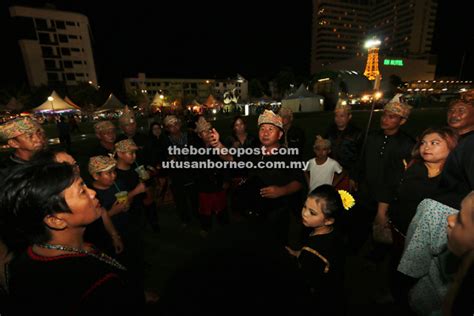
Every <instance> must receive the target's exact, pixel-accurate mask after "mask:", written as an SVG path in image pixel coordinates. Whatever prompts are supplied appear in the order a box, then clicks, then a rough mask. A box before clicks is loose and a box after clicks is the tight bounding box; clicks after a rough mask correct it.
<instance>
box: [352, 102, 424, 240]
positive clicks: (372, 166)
mask: <svg viewBox="0 0 474 316" xmlns="http://www.w3.org/2000/svg"><path fill="white" fill-rule="evenodd" d="M410 109H411V107H410V106H409V105H407V104H405V103H402V102H400V101H399V100H398V101H390V102H389V103H387V104H386V105H385V107H384V112H383V114H382V116H381V118H380V127H381V129H380V130H377V131H374V132H372V133H370V134H369V136H368V138H367V143H366V146H365V148H364V151H363V153H362V156H361V159H360V161H359V168H358V170H357V171H358V177H357V180H358V199H357V201H358V208H357V212H354V214H356V213H358V215H357V216H358V217H359V218H358V220H357V222H358V223H356V225H355V226H358V227H357V229H358V230H361V231H359V232H358V233H357V234H356V236H358V238H363V240H365V238H366V237H367V234H368V233H369V232H370V230H371V226H372V221H373V220H374V217H375V223H386V222H387V219H386V214H387V210H388V206H389V203H390V201H392V199H393V196H394V194H395V193H396V189H397V187H398V184H399V182H400V179H401V176H402V174H403V172H404V170H405V167H406V164H407V163H408V162H409V161H410V159H411V151H412V149H413V146H414V145H415V141H414V139H413V138H412V137H410V136H409V135H408V134H405V133H404V132H403V131H401V130H400V127H401V126H402V125H403V124H405V123H406V121H407V119H408V116H409V114H410ZM376 215H377V216H376ZM356 236H354V237H356ZM363 240H362V241H363Z"/></svg>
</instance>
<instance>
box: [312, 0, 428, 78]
mask: <svg viewBox="0 0 474 316" xmlns="http://www.w3.org/2000/svg"><path fill="white" fill-rule="evenodd" d="M436 11H437V3H436V1H435V0H408V1H405V0H396V1H390V0H366V1H354V0H313V24H312V46H311V47H312V50H311V73H313V74H314V73H316V72H319V71H322V70H324V69H325V68H326V67H327V66H329V65H331V64H334V63H338V62H341V61H344V60H347V59H353V58H357V57H363V56H366V55H367V51H366V50H365V49H364V42H365V40H366V39H368V38H370V37H377V38H378V39H379V40H380V41H381V46H380V54H381V56H397V58H399V59H400V58H405V59H410V60H414V59H420V60H424V61H425V62H426V63H428V64H430V65H433V60H434V58H433V56H431V54H430V52H431V44H432V40H433V32H434V25H435V18H436ZM387 58H388V57H387ZM341 70H342V69H341ZM350 70H351V69H350ZM382 76H383V73H382ZM433 76H434V72H433ZM425 78H426V77H424V76H423V79H425ZM415 79H419V78H406V80H415ZM426 79H431V78H426Z"/></svg>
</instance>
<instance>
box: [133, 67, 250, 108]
mask: <svg viewBox="0 0 474 316" xmlns="http://www.w3.org/2000/svg"><path fill="white" fill-rule="evenodd" d="M124 85H125V92H126V93H127V94H134V93H142V94H146V95H147V96H148V98H149V99H150V100H152V99H153V97H154V96H155V94H157V93H158V94H162V95H164V96H165V97H166V99H167V100H169V101H173V100H176V99H180V100H192V99H196V100H197V101H198V102H204V101H205V100H206V99H207V97H209V95H210V94H212V95H214V96H215V97H216V98H220V99H221V100H222V99H224V94H226V93H231V94H233V95H235V96H237V97H238V100H239V101H240V100H242V101H246V100H247V99H248V81H247V80H246V79H245V78H243V77H242V76H240V75H237V76H236V77H235V78H228V79H222V80H217V79H178V78H147V77H146V74H144V73H139V74H138V76H137V77H136V78H125V79H124Z"/></svg>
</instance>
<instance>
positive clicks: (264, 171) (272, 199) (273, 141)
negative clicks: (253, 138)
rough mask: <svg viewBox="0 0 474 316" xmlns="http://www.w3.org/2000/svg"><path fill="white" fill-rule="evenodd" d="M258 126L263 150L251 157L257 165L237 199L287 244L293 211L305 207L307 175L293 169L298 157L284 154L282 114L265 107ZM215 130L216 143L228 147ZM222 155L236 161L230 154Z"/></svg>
mask: <svg viewBox="0 0 474 316" xmlns="http://www.w3.org/2000/svg"><path fill="white" fill-rule="evenodd" d="M258 127H259V130H258V137H259V140H260V143H261V144H262V147H261V152H260V153H259V154H258V155H253V156H252V157H251V158H250V161H251V162H252V163H253V165H254V166H257V167H256V168H251V169H250V170H249V177H248V179H247V182H246V183H245V184H243V185H242V188H241V194H242V198H240V199H237V200H239V201H241V202H243V203H244V204H245V205H243V206H241V207H244V208H247V210H248V211H249V212H251V213H252V215H254V214H255V215H257V216H259V217H260V218H261V221H262V224H263V225H264V227H266V228H268V229H269V231H270V232H271V233H272V234H273V236H274V237H275V238H276V239H277V240H278V242H279V243H280V244H282V245H286V244H287V242H288V225H289V215H290V211H291V210H292V209H293V208H300V209H301V198H302V194H301V192H302V190H303V189H304V183H305V179H304V174H303V171H302V169H301V168H300V169H297V168H289V165H290V162H292V161H293V160H296V159H297V158H296V157H291V156H289V155H284V154H283V153H281V151H280V150H281V149H282V148H285V147H283V146H281V145H280V139H281V138H282V137H283V123H282V119H281V117H280V116H279V115H276V114H275V113H273V112H272V111H268V110H265V112H264V113H263V114H262V115H260V116H259V118H258ZM213 133H214V141H213V142H211V143H212V146H213V147H216V148H221V149H222V148H224V145H222V143H221V142H220V141H219V134H218V133H217V131H216V130H215V129H213ZM221 157H222V158H223V159H225V160H234V157H232V156H230V155H227V156H221ZM236 159H237V157H236ZM280 162H283V163H284V164H285V166H286V168H282V169H281V168H276V167H275V165H274V163H280ZM257 163H264V164H265V166H264V167H259V166H258V165H257ZM272 165H273V166H272Z"/></svg>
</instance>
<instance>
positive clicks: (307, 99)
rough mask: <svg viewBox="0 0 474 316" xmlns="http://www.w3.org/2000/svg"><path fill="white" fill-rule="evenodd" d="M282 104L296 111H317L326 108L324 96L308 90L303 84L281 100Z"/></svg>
mask: <svg viewBox="0 0 474 316" xmlns="http://www.w3.org/2000/svg"><path fill="white" fill-rule="evenodd" d="M281 106H282V107H287V108H289V109H291V110H292V111H293V112H294V113H296V112H316V111H323V110H324V97H322V96H320V95H317V94H314V93H312V92H309V91H308V90H306V87H305V86H304V85H303V84H301V85H300V87H299V88H298V90H296V92H295V93H293V94H290V95H289V96H288V97H287V98H285V99H283V100H281Z"/></svg>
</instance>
